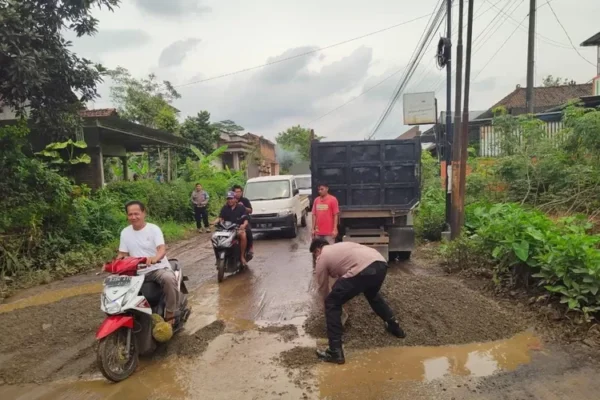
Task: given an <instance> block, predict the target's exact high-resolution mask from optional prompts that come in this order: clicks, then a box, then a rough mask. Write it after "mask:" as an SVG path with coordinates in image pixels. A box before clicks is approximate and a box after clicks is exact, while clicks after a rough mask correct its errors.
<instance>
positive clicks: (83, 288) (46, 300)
mask: <svg viewBox="0 0 600 400" xmlns="http://www.w3.org/2000/svg"><path fill="white" fill-rule="evenodd" d="M101 292H102V282H98V283H90V284H86V285H80V286H73V287H70V288H66V289H58V290H52V291H47V292H44V293H40V294H37V295H34V296H30V297H25V298H23V299H19V300H15V301H14V302H9V303H5V304H0V314H1V313H6V312H11V311H14V310H18V309H21V308H25V307H33V306H41V305H44V304H50V303H55V302H57V301H60V300H63V299H67V298H69V297H75V296H81V295H83V294H93V293H101ZM98 302H100V299H98Z"/></svg>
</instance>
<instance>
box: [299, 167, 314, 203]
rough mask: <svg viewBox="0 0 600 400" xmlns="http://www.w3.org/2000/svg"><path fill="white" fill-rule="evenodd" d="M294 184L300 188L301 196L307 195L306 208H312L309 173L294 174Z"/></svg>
mask: <svg viewBox="0 0 600 400" xmlns="http://www.w3.org/2000/svg"><path fill="white" fill-rule="evenodd" d="M296 184H297V185H298V189H300V195H301V196H308V210H309V211H310V210H312V205H313V201H312V181H311V178H310V174H308V175H296Z"/></svg>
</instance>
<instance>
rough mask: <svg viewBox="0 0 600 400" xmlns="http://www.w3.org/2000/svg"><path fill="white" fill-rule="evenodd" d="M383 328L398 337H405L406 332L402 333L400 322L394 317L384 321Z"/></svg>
mask: <svg viewBox="0 0 600 400" xmlns="http://www.w3.org/2000/svg"><path fill="white" fill-rule="evenodd" d="M385 329H386V330H387V331H388V332H389V333H391V334H392V335H394V336H396V337H397V338H399V339H404V338H405V337H406V333H404V331H403V330H402V328H401V327H400V324H399V323H398V321H397V320H395V319H390V320H389V321H387V322H386V323H385Z"/></svg>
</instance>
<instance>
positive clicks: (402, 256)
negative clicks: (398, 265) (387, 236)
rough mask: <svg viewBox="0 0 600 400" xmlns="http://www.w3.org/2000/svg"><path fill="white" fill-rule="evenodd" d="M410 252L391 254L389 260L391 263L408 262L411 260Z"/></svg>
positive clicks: (394, 252)
mask: <svg viewBox="0 0 600 400" xmlns="http://www.w3.org/2000/svg"><path fill="white" fill-rule="evenodd" d="M410 255H411V252H410V251H393V252H390V255H389V258H390V261H396V260H398V261H408V260H410Z"/></svg>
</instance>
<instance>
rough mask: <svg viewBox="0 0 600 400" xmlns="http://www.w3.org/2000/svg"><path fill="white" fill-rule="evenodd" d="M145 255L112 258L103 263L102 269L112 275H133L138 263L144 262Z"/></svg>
mask: <svg viewBox="0 0 600 400" xmlns="http://www.w3.org/2000/svg"><path fill="white" fill-rule="evenodd" d="M146 260H147V259H146V257H126V258H123V259H120V260H113V261H111V262H109V263H106V264H104V270H105V271H106V272H108V273H109V274H114V275H129V276H134V275H135V274H136V272H137V269H138V265H140V264H145V263H146Z"/></svg>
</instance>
